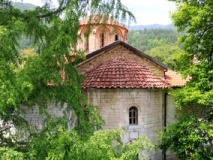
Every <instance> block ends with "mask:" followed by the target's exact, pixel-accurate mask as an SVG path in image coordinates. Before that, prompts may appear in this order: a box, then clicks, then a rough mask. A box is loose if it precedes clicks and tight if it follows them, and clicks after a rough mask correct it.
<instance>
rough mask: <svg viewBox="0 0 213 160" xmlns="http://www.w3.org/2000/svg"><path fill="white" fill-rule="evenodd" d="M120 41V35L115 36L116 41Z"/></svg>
mask: <svg viewBox="0 0 213 160" xmlns="http://www.w3.org/2000/svg"><path fill="white" fill-rule="evenodd" d="M118 40H119V35H118V33H116V34H115V41H118Z"/></svg>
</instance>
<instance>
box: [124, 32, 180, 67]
mask: <svg viewBox="0 0 213 160" xmlns="http://www.w3.org/2000/svg"><path fill="white" fill-rule="evenodd" d="M180 35H181V33H178V32H177V30H176V29H144V30H132V31H129V33H128V43H129V44H130V45H132V46H133V47H135V48H137V49H139V50H141V51H143V52H145V53H146V54H149V55H150V56H152V57H154V58H156V59H157V60H159V61H161V62H163V63H165V64H166V65H168V67H169V68H170V69H173V70H178V69H179V67H180V65H181V64H180V62H177V61H176V59H177V57H178V55H180V54H183V53H184V51H183V50H182V49H181V47H180V46H178V45H177V44H176V42H177V40H178V37H179V36H180Z"/></svg>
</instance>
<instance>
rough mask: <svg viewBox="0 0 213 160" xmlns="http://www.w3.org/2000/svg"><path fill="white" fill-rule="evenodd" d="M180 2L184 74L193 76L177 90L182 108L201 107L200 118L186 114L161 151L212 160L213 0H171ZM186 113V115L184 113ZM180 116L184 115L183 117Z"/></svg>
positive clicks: (173, 127)
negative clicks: (183, 32) (183, 33)
mask: <svg viewBox="0 0 213 160" xmlns="http://www.w3.org/2000/svg"><path fill="white" fill-rule="evenodd" d="M171 1H174V2H176V3H177V6H178V10H177V11H176V12H175V13H173V15H172V19H173V21H174V25H175V26H176V27H177V28H178V30H179V31H186V34H185V35H184V36H182V37H180V39H179V42H180V43H183V45H184V49H185V50H186V51H187V53H185V54H182V55H181V56H180V57H179V58H180V59H181V60H182V62H183V65H182V66H181V72H182V73H183V75H185V76H190V81H189V82H188V83H187V84H186V86H185V87H184V88H181V89H179V90H176V91H174V92H173V93H172V94H173V95H174V96H175V98H176V105H177V106H178V107H179V109H184V108H188V109H190V110H193V109H194V108H195V107H196V108H198V110H199V113H200V114H197V115H191V114H186V115H185V116H186V117H185V118H180V119H179V120H178V121H177V123H176V124H174V125H171V126H170V127H168V128H167V131H166V133H165V134H163V136H162V139H161V144H160V148H162V149H163V151H166V150H167V149H168V150H170V151H172V152H176V153H177V156H178V157H179V158H180V159H212V158H213V133H212V131H213V125H212V121H213V85H212V84H213V77H212V75H213V74H212V73H213V42H212V37H213V26H212V23H213V7H212V1H211V0H205V1H198V0H171ZM204 110H207V112H203V111H204ZM202 113H203V114H202ZM182 114H183V113H182ZM182 114H181V115H182Z"/></svg>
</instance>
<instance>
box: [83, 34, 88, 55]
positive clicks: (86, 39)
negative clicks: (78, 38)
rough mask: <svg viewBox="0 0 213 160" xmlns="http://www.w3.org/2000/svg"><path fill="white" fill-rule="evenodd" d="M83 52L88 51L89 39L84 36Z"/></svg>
mask: <svg viewBox="0 0 213 160" xmlns="http://www.w3.org/2000/svg"><path fill="white" fill-rule="evenodd" d="M84 50H85V51H86V52H88V51H89V37H88V36H87V35H84Z"/></svg>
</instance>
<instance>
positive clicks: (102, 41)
mask: <svg viewBox="0 0 213 160" xmlns="http://www.w3.org/2000/svg"><path fill="white" fill-rule="evenodd" d="M104 39H105V35H104V32H102V33H101V34H100V40H101V41H100V42H101V44H100V47H104Z"/></svg>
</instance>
